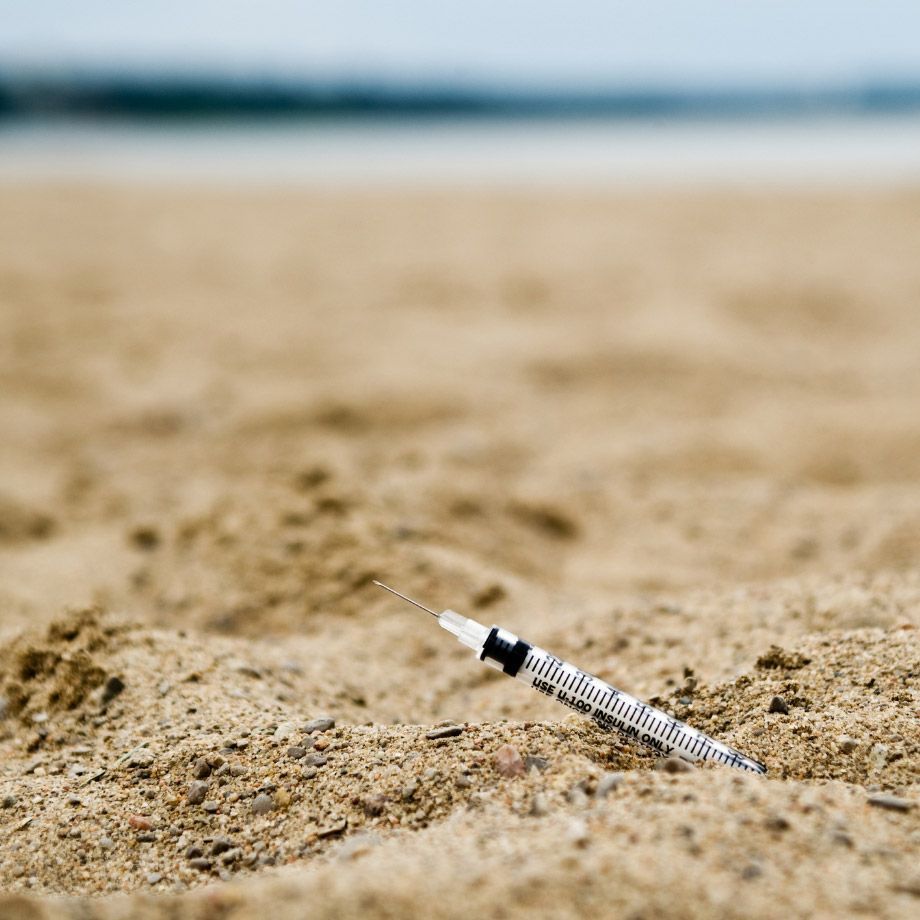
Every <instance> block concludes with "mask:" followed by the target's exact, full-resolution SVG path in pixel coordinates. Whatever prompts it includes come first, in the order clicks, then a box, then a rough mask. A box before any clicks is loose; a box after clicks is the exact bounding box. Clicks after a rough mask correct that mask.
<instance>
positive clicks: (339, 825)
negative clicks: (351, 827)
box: [316, 818, 348, 837]
mask: <svg viewBox="0 0 920 920" xmlns="http://www.w3.org/2000/svg"><path fill="white" fill-rule="evenodd" d="M347 827H348V819H347V818H342V819H341V820H340V821H336V822H335V823H334V824H328V825H326V826H325V827H321V828H320V829H319V830H318V831H317V832H316V836H317V837H334V836H335V835H337V834H341V833H343V832H344V830H345V828H347Z"/></svg>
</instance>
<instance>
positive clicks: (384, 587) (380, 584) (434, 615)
mask: <svg viewBox="0 0 920 920" xmlns="http://www.w3.org/2000/svg"><path fill="white" fill-rule="evenodd" d="M371 581H373V582H374V584H375V585H377V587H378V588H383V590H384V591H389V592H390V594H395V595H396V596H397V597H401V598H402V599H403V600H404V601H406V602H408V603H410V604H412V605H413V606H415V607H418V608H419V610H424V611H425V613H430V614H431V615H432V616H433V617H437V616H440V614H437V613H435V612H434V611H433V610H431V609H429V608H428V607H426V606H425V605H424V604H420V603H419V602H418V601H414V600H412V598H411V597H406V595H405V594H400V593H399V591H394V590H393V588H391V587H390V586H389V585H385V584H384V583H383V582H382V581H377V579H376V578H372V579H371Z"/></svg>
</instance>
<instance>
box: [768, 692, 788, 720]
mask: <svg viewBox="0 0 920 920" xmlns="http://www.w3.org/2000/svg"><path fill="white" fill-rule="evenodd" d="M768 711H769V712H779V713H782V714H783V715H784V716H787V715H789V704H788V703H787V702H786V701H785V700H784V699H783V698H782V697H781V696H774V697H773V699H772V700H770V708H769V710H768Z"/></svg>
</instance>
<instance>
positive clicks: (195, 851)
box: [185, 843, 204, 859]
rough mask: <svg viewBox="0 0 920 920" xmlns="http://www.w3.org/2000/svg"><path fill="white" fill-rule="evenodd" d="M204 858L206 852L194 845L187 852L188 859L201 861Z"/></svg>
mask: <svg viewBox="0 0 920 920" xmlns="http://www.w3.org/2000/svg"><path fill="white" fill-rule="evenodd" d="M202 856H204V850H202V849H201V847H199V846H196V845H195V844H194V843H193V844H192V845H191V846H190V847H189V848H188V849H187V850H186V851H185V858H186V859H200V858H201V857H202Z"/></svg>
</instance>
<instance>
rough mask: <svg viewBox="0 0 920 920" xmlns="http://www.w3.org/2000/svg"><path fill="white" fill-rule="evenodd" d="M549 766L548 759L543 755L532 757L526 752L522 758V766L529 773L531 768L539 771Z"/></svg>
mask: <svg viewBox="0 0 920 920" xmlns="http://www.w3.org/2000/svg"><path fill="white" fill-rule="evenodd" d="M547 767H549V761H548V760H547V759H546V758H545V757H534V756H533V755H531V754H528V755H527V757H525V758H524V768H525V769H526V770H527V772H528V773H529V772H530V771H531V770H539V771H540V772H541V773H542V772H543V771H544V770H545V769H546V768H547Z"/></svg>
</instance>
